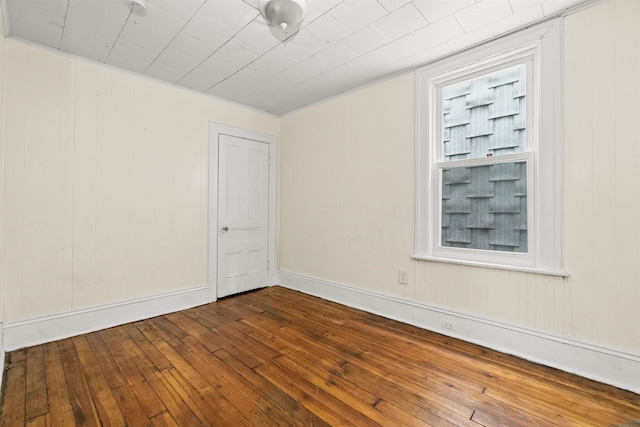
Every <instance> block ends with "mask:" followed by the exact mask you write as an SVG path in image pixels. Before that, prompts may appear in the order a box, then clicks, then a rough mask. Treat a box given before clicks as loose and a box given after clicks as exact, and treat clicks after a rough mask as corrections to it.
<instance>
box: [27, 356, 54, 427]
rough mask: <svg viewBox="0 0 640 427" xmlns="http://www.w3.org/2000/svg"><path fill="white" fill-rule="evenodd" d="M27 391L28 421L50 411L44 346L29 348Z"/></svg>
mask: <svg viewBox="0 0 640 427" xmlns="http://www.w3.org/2000/svg"><path fill="white" fill-rule="evenodd" d="M26 393H27V394H26V399H27V401H26V408H25V416H26V419H27V421H28V422H29V421H31V420H34V419H36V418H41V417H43V416H44V415H45V414H46V413H47V412H49V400H48V398H47V383H46V381H45V369H44V353H43V351H42V346H35V347H31V348H29V349H27V371H26Z"/></svg>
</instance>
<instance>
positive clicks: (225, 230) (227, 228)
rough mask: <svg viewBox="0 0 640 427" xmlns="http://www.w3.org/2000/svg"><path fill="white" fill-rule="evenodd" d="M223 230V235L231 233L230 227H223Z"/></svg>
mask: <svg viewBox="0 0 640 427" xmlns="http://www.w3.org/2000/svg"><path fill="white" fill-rule="evenodd" d="M221 230H222V232H223V233H226V232H227V231H229V227H222V228H221Z"/></svg>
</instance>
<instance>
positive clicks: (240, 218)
mask: <svg viewBox="0 0 640 427" xmlns="http://www.w3.org/2000/svg"><path fill="white" fill-rule="evenodd" d="M218 149H219V151H218V251H217V252H218V263H217V265H218V267H217V270H218V290H217V296H218V298H221V297H225V296H228V295H232V294H236V293H239V292H245V291H249V290H252V289H257V288H261V287H264V286H267V284H268V283H267V281H268V271H269V266H268V263H269V260H268V255H269V251H268V248H269V144H267V143H264V142H259V141H253V140H250V139H244V138H239V137H235V136H230V135H224V134H220V136H219V145H218Z"/></svg>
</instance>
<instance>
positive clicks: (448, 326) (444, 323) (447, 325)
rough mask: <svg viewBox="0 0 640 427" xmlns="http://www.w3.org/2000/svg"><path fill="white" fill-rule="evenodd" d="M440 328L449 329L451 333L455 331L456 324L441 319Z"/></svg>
mask: <svg viewBox="0 0 640 427" xmlns="http://www.w3.org/2000/svg"><path fill="white" fill-rule="evenodd" d="M442 327H443V328H444V329H449V330H451V331H455V330H456V322H454V321H453V320H448V319H442Z"/></svg>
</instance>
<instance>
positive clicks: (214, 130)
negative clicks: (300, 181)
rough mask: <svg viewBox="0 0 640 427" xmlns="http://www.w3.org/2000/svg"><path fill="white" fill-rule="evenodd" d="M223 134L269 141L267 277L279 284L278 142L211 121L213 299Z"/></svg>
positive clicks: (210, 266) (210, 259)
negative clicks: (219, 171) (219, 167)
mask: <svg viewBox="0 0 640 427" xmlns="http://www.w3.org/2000/svg"><path fill="white" fill-rule="evenodd" d="M220 135H229V136H234V137H237V138H243V139H250V140H253V141H259V142H262V143H265V144H269V158H270V164H269V228H268V230H269V242H268V245H267V256H268V259H269V268H268V270H267V276H268V280H269V282H270V283H273V284H275V283H276V272H277V252H276V250H277V245H276V176H277V174H276V170H277V157H276V144H277V138H276V137H275V136H274V135H269V134H266V133H261V132H255V131H251V130H247V129H242V128H238V127H234V126H228V125H223V124H220V123H215V122H210V123H209V189H208V197H209V218H208V223H209V231H208V254H207V265H208V271H207V283H208V285H209V302H213V301H215V300H216V299H217V297H218V148H219V145H220V143H219V141H220Z"/></svg>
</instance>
